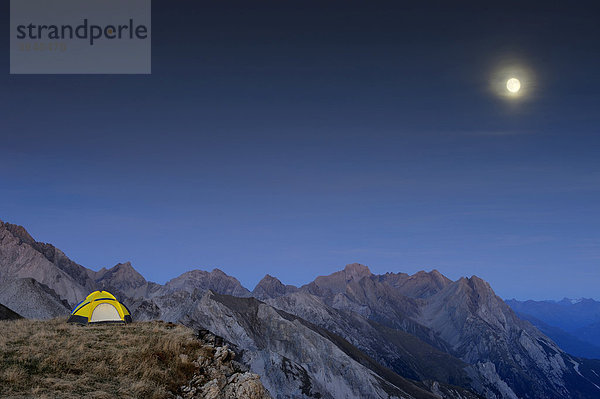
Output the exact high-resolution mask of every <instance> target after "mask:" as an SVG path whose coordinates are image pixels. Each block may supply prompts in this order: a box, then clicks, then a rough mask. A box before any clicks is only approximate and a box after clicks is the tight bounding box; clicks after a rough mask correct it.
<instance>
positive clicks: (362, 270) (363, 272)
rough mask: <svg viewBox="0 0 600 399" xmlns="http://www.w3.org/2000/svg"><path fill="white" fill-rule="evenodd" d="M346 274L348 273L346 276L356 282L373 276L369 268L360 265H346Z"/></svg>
mask: <svg viewBox="0 0 600 399" xmlns="http://www.w3.org/2000/svg"><path fill="white" fill-rule="evenodd" d="M344 272H345V273H346V276H348V277H349V278H352V279H355V280H359V279H361V278H363V277H366V276H372V273H371V270H369V267H368V266H365V265H361V264H360V263H351V264H349V265H346V267H345V268H344Z"/></svg>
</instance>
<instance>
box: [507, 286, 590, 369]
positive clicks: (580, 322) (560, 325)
mask: <svg viewBox="0 0 600 399" xmlns="http://www.w3.org/2000/svg"><path fill="white" fill-rule="evenodd" d="M506 303H507V304H508V305H509V306H510V307H511V308H512V309H513V310H514V311H515V312H516V313H517V314H518V315H519V317H521V318H522V319H524V320H528V321H530V322H531V323H532V324H533V325H534V326H536V327H537V328H538V329H539V330H540V331H542V332H543V333H544V334H546V335H547V336H549V337H550V338H552V339H553V340H554V341H555V342H556V343H558V344H559V345H560V347H561V348H563V349H564V350H566V351H567V352H569V353H572V354H574V355H577V356H582V357H591V358H594V359H600V302H598V301H595V300H593V299H591V298H581V299H576V300H574V299H569V298H564V299H562V300H560V301H550V300H547V301H531V300H529V301H517V300H515V299H511V300H507V301H506Z"/></svg>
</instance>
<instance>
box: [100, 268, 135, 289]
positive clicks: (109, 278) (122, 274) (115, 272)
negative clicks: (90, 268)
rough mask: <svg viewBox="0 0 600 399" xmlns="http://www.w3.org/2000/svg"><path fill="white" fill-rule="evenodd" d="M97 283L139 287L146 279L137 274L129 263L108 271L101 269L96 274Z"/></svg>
mask: <svg viewBox="0 0 600 399" xmlns="http://www.w3.org/2000/svg"><path fill="white" fill-rule="evenodd" d="M96 279H97V281H98V282H103V281H104V282H110V284H112V285H116V286H118V285H122V284H125V283H127V285H128V286H130V287H131V286H140V285H143V284H145V283H146V279H145V278H144V277H143V276H142V275H141V274H140V273H138V272H137V270H135V269H134V268H133V266H132V265H131V262H125V263H118V264H116V265H115V266H113V267H111V268H110V269H102V270H100V271H99V272H98V274H97V276H96Z"/></svg>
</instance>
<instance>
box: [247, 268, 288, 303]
mask: <svg viewBox="0 0 600 399" xmlns="http://www.w3.org/2000/svg"><path fill="white" fill-rule="evenodd" d="M297 290H298V289H297V288H296V287H294V286H292V285H284V284H283V283H282V282H281V281H279V279H277V278H276V277H273V276H271V275H270V274H267V275H266V276H265V277H263V278H262V280H260V282H259V283H258V284H257V285H256V287H255V288H254V290H253V291H252V295H253V296H254V297H255V298H258V299H263V300H264V299H270V298H278V297H281V296H284V295H286V294H289V293H292V292H295V291H297Z"/></svg>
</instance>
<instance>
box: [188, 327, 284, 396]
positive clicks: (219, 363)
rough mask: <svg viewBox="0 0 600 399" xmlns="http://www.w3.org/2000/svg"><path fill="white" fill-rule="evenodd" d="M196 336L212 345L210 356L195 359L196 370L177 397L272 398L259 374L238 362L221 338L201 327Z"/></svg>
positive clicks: (209, 345)
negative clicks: (199, 332)
mask: <svg viewBox="0 0 600 399" xmlns="http://www.w3.org/2000/svg"><path fill="white" fill-rule="evenodd" d="M199 338H200V339H202V340H203V341H204V342H205V344H206V345H207V346H208V347H210V348H211V355H210V356H200V357H199V358H198V359H196V360H195V361H194V365H195V366H196V367H197V368H198V371H199V372H198V373H196V374H195V375H194V377H193V378H192V380H191V381H190V382H189V384H187V385H185V386H183V387H181V391H182V392H183V394H182V395H180V396H179V398H180V399H231V398H236V399H272V397H271V395H270V394H269V391H267V390H266V389H265V387H264V386H263V384H262V382H261V380H260V376H258V374H254V373H252V372H250V371H249V370H248V368H247V367H246V366H244V365H243V364H241V363H239V362H237V361H236V360H235V357H236V354H235V352H233V351H232V350H231V349H229V346H228V345H224V344H223V340H222V338H220V337H217V336H214V335H213V334H211V333H210V332H208V331H207V330H202V331H201V334H199Z"/></svg>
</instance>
